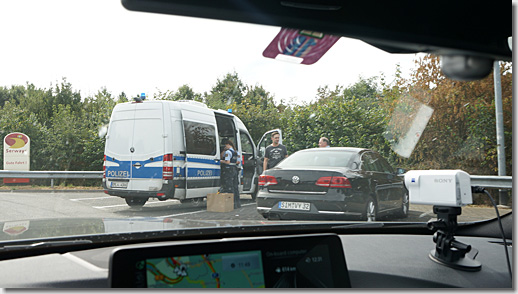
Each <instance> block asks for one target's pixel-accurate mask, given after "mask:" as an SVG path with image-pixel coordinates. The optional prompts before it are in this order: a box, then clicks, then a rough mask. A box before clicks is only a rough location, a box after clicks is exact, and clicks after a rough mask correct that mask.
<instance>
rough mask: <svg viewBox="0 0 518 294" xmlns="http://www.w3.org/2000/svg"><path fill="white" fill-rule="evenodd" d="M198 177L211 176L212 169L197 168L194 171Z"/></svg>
mask: <svg viewBox="0 0 518 294" xmlns="http://www.w3.org/2000/svg"><path fill="white" fill-rule="evenodd" d="M196 175H197V176H198V177H211V176H212V170H201V169H200V170H198V172H197V173H196Z"/></svg>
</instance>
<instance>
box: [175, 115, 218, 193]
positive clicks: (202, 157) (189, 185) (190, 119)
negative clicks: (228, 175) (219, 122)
mask: <svg viewBox="0 0 518 294" xmlns="http://www.w3.org/2000/svg"><path fill="white" fill-rule="evenodd" d="M182 121H183V130H184V136H183V137H184V143H185V145H184V146H185V175H186V177H185V187H186V189H185V193H186V198H193V199H194V198H201V197H206V196H207V194H209V193H216V192H217V191H218V189H219V178H220V163H219V159H220V154H219V144H218V139H217V138H218V137H217V129H216V119H215V117H214V112H213V111H212V110H210V109H209V108H203V107H192V108H190V107H189V108H187V107H186V108H184V109H182Z"/></svg>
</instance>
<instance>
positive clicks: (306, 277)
mask: <svg viewBox="0 0 518 294" xmlns="http://www.w3.org/2000/svg"><path fill="white" fill-rule="evenodd" d="M109 280H110V286H111V287H121V288H242V289H245V288H317V287H327V288H349V287H351V284H350V280H349V273H348V271H347V266H346V263H345V256H344V250H343V247H342V241H341V239H340V237H338V236H337V235H335V234H315V235H298V236H276V237H256V238H253V237H251V238H245V239H243V238H239V239H231V238H229V239H216V240H212V241H210V240H209V241H193V242H192V243H185V242H182V243H177V242H169V243H158V244H147V245H142V246H131V247H122V248H117V249H116V250H115V251H114V252H113V253H112V255H111V259H110V271H109Z"/></svg>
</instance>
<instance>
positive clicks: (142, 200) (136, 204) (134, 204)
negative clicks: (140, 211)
mask: <svg viewBox="0 0 518 294" xmlns="http://www.w3.org/2000/svg"><path fill="white" fill-rule="evenodd" d="M148 199H149V197H126V198H124V200H126V204H128V205H129V206H130V207H131V208H140V207H142V206H144V204H146V202H147V201H148Z"/></svg>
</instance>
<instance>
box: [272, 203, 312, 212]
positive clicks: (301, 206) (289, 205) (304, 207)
mask: <svg viewBox="0 0 518 294" xmlns="http://www.w3.org/2000/svg"><path fill="white" fill-rule="evenodd" d="M279 208H280V209H295V210H306V211H309V210H310V208H311V204H310V203H307V202H289V201H281V202H279Z"/></svg>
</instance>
